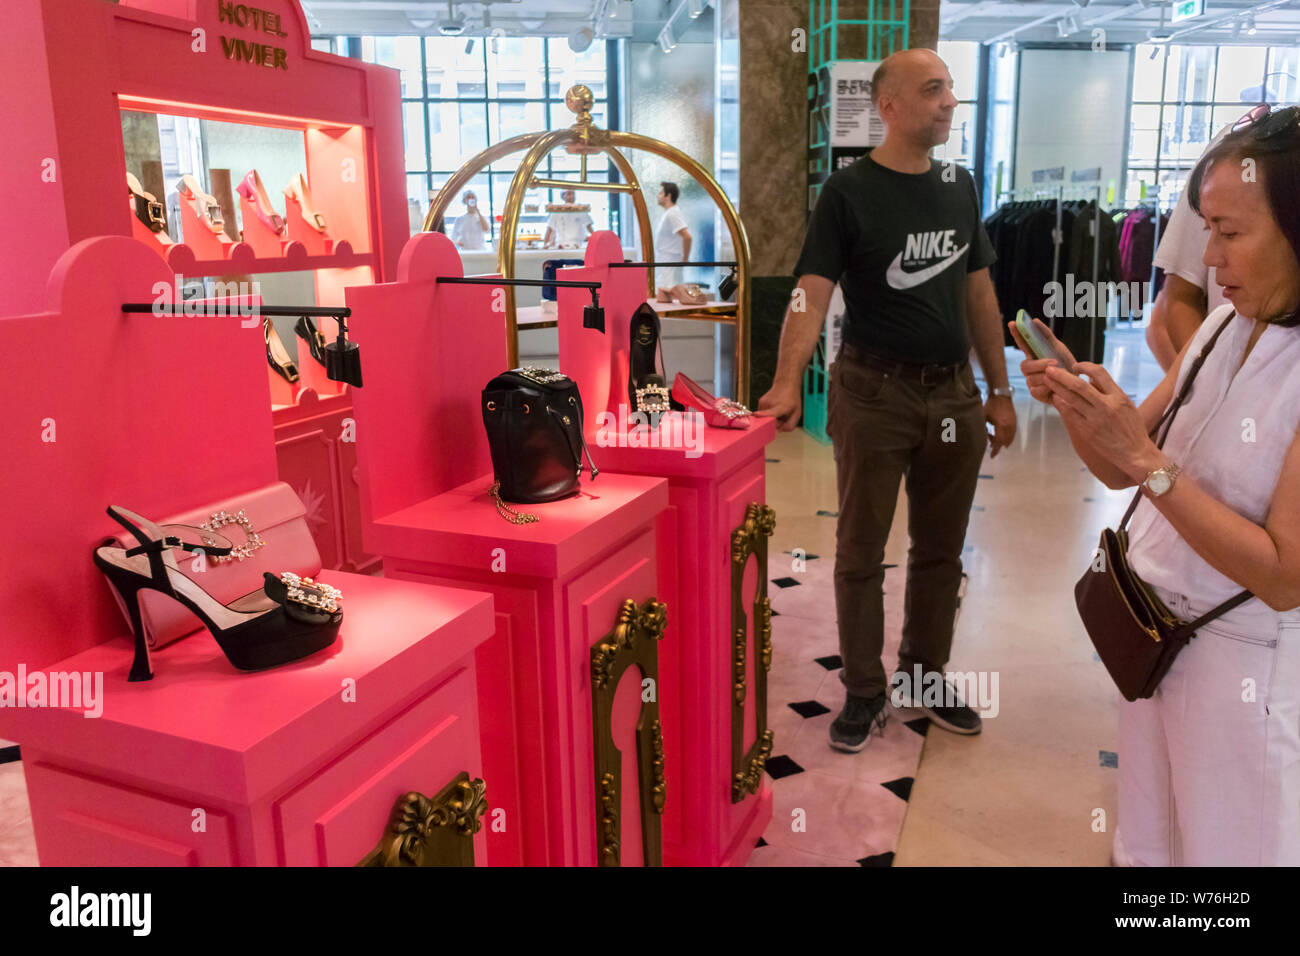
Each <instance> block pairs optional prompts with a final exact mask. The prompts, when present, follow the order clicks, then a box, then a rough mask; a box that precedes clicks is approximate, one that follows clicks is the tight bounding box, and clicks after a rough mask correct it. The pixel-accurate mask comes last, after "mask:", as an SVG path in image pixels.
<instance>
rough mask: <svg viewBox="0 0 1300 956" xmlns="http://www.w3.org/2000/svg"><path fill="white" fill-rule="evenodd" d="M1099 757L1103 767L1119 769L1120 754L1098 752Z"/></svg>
mask: <svg viewBox="0 0 1300 956" xmlns="http://www.w3.org/2000/svg"><path fill="white" fill-rule="evenodd" d="M1097 756H1098V758H1099V759H1100V761H1101V765H1102V766H1103V767H1113V768H1118V767H1119V754H1117V753H1115V752H1114V751H1113V750H1099V751H1097Z"/></svg>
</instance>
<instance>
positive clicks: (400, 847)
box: [0, 236, 494, 866]
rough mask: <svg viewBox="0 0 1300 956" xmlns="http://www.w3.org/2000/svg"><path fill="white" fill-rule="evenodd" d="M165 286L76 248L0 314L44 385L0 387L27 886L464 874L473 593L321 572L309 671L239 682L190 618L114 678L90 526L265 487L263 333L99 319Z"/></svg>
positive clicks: (487, 797)
mask: <svg viewBox="0 0 1300 956" xmlns="http://www.w3.org/2000/svg"><path fill="white" fill-rule="evenodd" d="M171 278H172V274H171V272H170V270H169V269H168V268H167V266H166V264H165V263H164V262H163V261H162V260H161V259H160V258H159V257H158V256H157V255H156V253H155V252H154V251H153V250H151V249H150V248H148V247H147V246H145V245H143V244H142V243H140V242H138V241H136V240H135V239H133V238H130V237H126V236H107V237H99V238H94V239H88V240H84V241H82V242H79V243H78V244H77V245H75V246H74V247H73V248H72V249H70V250H68V251H67V252H66V253H65V255H64V256H63V257H62V258H61V259H60V260H59V261H58V263H57V264H56V265H55V267H54V269H53V272H52V274H51V277H50V280H49V307H48V310H47V311H44V312H38V313H34V314H23V315H10V316H6V317H4V318H0V348H3V349H4V350H6V354H9V355H27V356H39V355H42V354H44V353H45V352H46V351H47V349H48V347H49V343H50V342H51V341H52V340H54V339H56V338H57V340H58V342H59V349H58V352H59V362H58V375H57V376H54V377H51V375H50V366H48V365H47V364H44V363H41V362H36V361H29V362H24V363H17V364H16V365H15V366H14V367H13V369H11V373H10V375H9V376H8V377H7V379H6V382H5V389H6V393H5V398H6V401H7V403H8V406H9V409H10V413H11V414H12V415H13V421H14V422H15V423H19V422H23V423H28V425H30V426H31V427H30V428H28V427H26V426H24V427H22V428H21V429H20V430H19V431H16V432H15V433H14V435H13V436H12V438H11V441H10V442H9V443H8V445H7V447H6V452H7V455H8V458H7V462H6V464H7V467H6V469H5V478H4V494H5V497H6V500H7V501H8V502H9V503H10V505H11V506H12V509H13V511H12V514H11V521H12V522H13V523H14V528H13V531H14V533H15V535H16V536H17V538H16V540H21V541H24V542H27V543H28V545H29V546H28V547H25V548H23V549H19V550H13V549H11V550H10V552H8V553H7V554H6V556H5V557H4V558H3V559H0V560H2V561H3V567H2V568H0V601H3V602H4V606H5V607H6V608H8V610H7V612H6V614H5V615H4V617H3V622H2V623H0V672H3V673H4V675H5V676H6V677H8V678H9V681H8V682H6V683H7V685H8V686H7V687H4V688H0V693H3V692H4V691H8V693H9V695H10V696H9V697H7V698H6V699H5V706H3V707H0V736H3V737H4V738H5V739H9V740H14V741H17V742H18V743H19V744H20V745H21V746H22V755H23V770H24V776H25V778H26V782H27V788H28V796H29V800H30V805H31V814H32V822H33V826H34V829H35V834H36V842H37V852H38V855H39V859H40V862H41V864H42V865H76V866H88V865H89V866H95V865H290V864H301V865H355V864H357V863H360V862H363V861H366V862H369V863H379V864H395V865H407V864H415V863H420V862H424V863H428V862H442V863H459V864H461V865H464V864H467V863H470V862H473V861H475V860H477V861H478V862H482V861H483V859H484V857H485V855H486V846H485V842H484V837H483V830H482V827H483V825H485V824H486V823H487V821H488V820H489V819H490V818H489V817H488V816H487V815H486V814H487V812H488V809H489V804H490V803H491V802H492V790H491V781H486V793H485V792H484V786H485V784H484V781H485V777H484V770H483V767H482V763H481V758H480V753H479V727H478V720H479V716H478V715H479V708H478V702H477V697H476V688H477V680H476V673H475V671H476V661H475V655H476V650H477V648H478V647H479V646H480V645H481V644H482V642H483V641H484V640H485V639H486V638H487V637H488V636H489V634H490V633H491V632H492V630H493V628H494V616H493V610H492V602H491V598H490V597H489V596H488V595H487V594H484V593H482V592H474V591H472V590H468V589H465V588H446V587H431V586H428V585H422V584H414V583H409V582H406V581H397V580H388V579H385V578H378V577H372V576H367V575H358V574H350V573H347V572H340V571H326V572H324V573H323V574H322V575H321V577H322V578H323V579H324V580H325V581H326V582H327V583H329V584H331V585H332V586H335V587H337V588H339V589H341V590H342V592H343V608H344V616H343V622H342V626H341V630H340V632H339V637H338V639H337V640H336V641H335V642H334V643H333V644H332V645H330V646H329V647H328V648H327V649H325V650H322V651H319V652H317V653H316V654H313V655H311V656H310V657H307V658H304V659H302V660H300V661H297V662H294V663H291V664H287V665H285V666H282V667H276V668H273V669H270V670H265V671H261V672H257V673H243V672H240V671H237V670H236V669H235V668H234V667H233V666H232V665H231V664H230V663H229V662H228V660H227V659H226V657H225V656H224V655H223V653H222V651H221V649H220V648H219V647H218V645H217V643H216V642H215V641H214V640H213V639H212V637H211V636H210V635H209V633H208V632H207V631H206V630H204V629H202V628H199V622H198V621H197V619H196V620H195V622H194V626H195V627H196V628H198V630H197V631H196V632H195V633H193V634H190V635H189V636H187V637H183V638H181V639H180V640H178V641H176V642H174V643H171V644H168V645H167V646H165V647H162V648H161V649H159V650H157V651H156V652H155V653H154V654H153V655H152V657H153V671H154V675H155V676H154V677H153V679H152V680H144V681H139V682H135V683H130V682H128V680H127V675H128V671H129V670H130V668H131V664H132V659H133V651H132V647H131V644H130V642H129V640H123V639H122V638H123V637H125V636H127V635H128V634H129V627H128V624H127V622H126V620H125V619H124V617H123V615H122V614H121V612H120V610H119V607H118V606H117V604H116V603H115V601H114V598H113V596H112V592H111V590H110V588H109V586H108V584H107V582H106V581H105V579H104V576H103V575H102V574H101V573H100V572H99V571H98V570H97V569H96V567H95V566H94V564H93V563H92V561H91V554H92V551H93V550H94V549H95V548H96V547H97V546H98V545H100V544H101V543H103V542H104V541H105V540H106V539H108V538H111V537H113V536H114V535H116V534H118V533H119V530H120V529H118V527H117V526H116V525H115V524H114V523H113V521H112V520H111V519H110V518H109V517H108V516H107V515H105V513H104V512H105V508H106V507H107V506H108V505H109V504H120V505H124V506H126V507H129V508H132V509H139V511H140V512H141V513H144V514H150V515H158V516H164V515H176V514H182V513H184V512H186V511H187V510H190V509H194V508H196V507H203V505H204V503H207V502H216V501H225V500H228V499H230V498H231V497H232V496H236V497H237V496H239V495H241V494H245V493H251V492H252V491H253V490H254V489H258V488H264V487H266V486H268V485H271V484H273V483H275V482H276V481H277V478H278V468H277V458H276V451H275V428H274V424H273V421H272V416H271V412H270V410H269V408H268V407H267V404H266V400H265V394H264V391H263V387H264V386H263V383H264V382H265V374H266V368H265V359H264V357H263V356H262V355H261V354H260V351H261V350H260V349H258V348H256V344H257V343H260V341H261V330H260V329H259V328H255V327H254V328H249V327H245V326H242V325H241V324H240V323H239V322H236V321H232V320H231V319H228V318H222V317H210V316H209V317H205V316H193V317H189V316H155V315H152V314H149V313H127V312H124V311H123V308H122V307H123V305H124V304H126V303H132V302H141V301H144V302H147V301H149V297H150V294H151V290H152V289H153V288H154V287H155V285H156V284H158V283H164V284H165V283H167V282H169V281H170V280H171ZM213 356H220V360H219V361H214V360H213ZM274 547H275V546H274V545H268V546H267V549H266V550H267V552H270V551H272V550H273V549H274ZM266 557H267V558H270V557H272V555H270V554H269V553H267V554H266ZM274 557H276V558H277V559H278V558H279V556H278V555H275V556H274ZM182 560H187V559H182ZM285 560H286V561H292V560H294V556H293V555H289V554H287V553H286V555H285ZM182 570H183V571H184V572H185V573H186V574H187V575H188V576H189V577H190V578H191V580H192V581H193V582H194V583H195V584H196V585H197V586H199V587H200V588H202V587H203V582H204V574H203V573H202V571H203V567H195V566H193V565H190V564H183V565H182ZM209 576H211V574H210V575H209ZM38 675H39V676H38ZM15 682H16V684H17V686H15ZM15 690H17V691H18V693H19V694H21V695H22V696H21V701H22V702H21V703H19V702H18V699H17V696H16V695H15V694H14V691H15ZM439 821H442V822H444V823H446V824H447V825H446V826H439V825H437V824H438V822H439ZM426 824H427V826H426ZM413 828H419V834H418V835H416V834H413V833H412V829H413ZM476 831H477V833H476Z"/></svg>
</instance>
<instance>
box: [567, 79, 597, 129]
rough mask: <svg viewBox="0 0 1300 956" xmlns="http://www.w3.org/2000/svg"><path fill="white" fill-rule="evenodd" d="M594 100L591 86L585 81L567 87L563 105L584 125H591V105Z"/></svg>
mask: <svg viewBox="0 0 1300 956" xmlns="http://www.w3.org/2000/svg"><path fill="white" fill-rule="evenodd" d="M595 102H596V97H595V96H593V95H592V92H591V87H589V86H587V84H585V83H579V84H578V85H577V86H571V87H569V92H567V93H565V94H564V105H565V106H567V107H568V108H569V112H570V113H572V114H573V115H574V116H576V117H578V122H579V123H581V124H583V125H585V126H589V125H591V107H592V105H593V104H594V103H595Z"/></svg>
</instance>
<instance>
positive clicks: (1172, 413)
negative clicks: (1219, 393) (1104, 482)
mask: <svg viewBox="0 0 1300 956" xmlns="http://www.w3.org/2000/svg"><path fill="white" fill-rule="evenodd" d="M1236 317H1237V311H1236V310H1235V309H1234V310H1233V311H1231V312H1229V313H1228V317H1227V318H1226V319H1224V320H1223V324H1222V325H1220V326H1219V327H1218V328H1217V329H1215V330H1214V334H1213V335H1212V336H1210V340H1209V341H1208V342H1206V343H1205V344H1204V345H1203V346H1201V351H1200V352H1198V353H1197V355H1196V358H1195V359H1194V360H1193V362H1192V367H1191V368H1190V369H1188V370H1187V377H1186V378H1185V379H1183V387H1182V388H1180V389H1179V390H1178V396H1177V397H1176V398H1175V399H1174V400H1173V401H1172V402H1171V403H1170V405H1169V407H1168V408H1166V409H1165V412H1164V414H1163V415H1161V416H1160V420H1159V421H1158V422H1156V427H1155V428H1153V429H1151V436H1152V437H1153V438H1154V437H1155V434H1156V433H1157V432H1160V428H1161V426H1164V431H1163V432H1161V433H1160V437H1159V439H1157V440H1156V447H1157V448H1164V447H1165V439H1166V438H1168V437H1169V430H1170V429H1171V428H1173V427H1174V418H1175V417H1176V416H1177V415H1178V409H1180V408H1181V407H1182V405H1183V402H1184V401H1185V400H1186V399H1187V395H1188V393H1189V392H1191V390H1192V382H1194V381H1196V376H1197V375H1199V374H1200V371H1201V366H1202V365H1204V364H1205V359H1206V358H1207V357H1208V356H1209V354H1210V352H1211V351H1213V349H1214V346H1215V343H1217V342H1218V341H1219V336H1220V335H1222V334H1223V332H1224V330H1225V329H1227V327H1228V323H1229V322H1231V321H1232V320H1233V319H1235V318H1236ZM1141 500H1142V486H1141V485H1138V489H1137V493H1136V494H1134V495H1133V500H1132V501H1131V502H1129V506H1128V510H1127V511H1125V512H1124V520H1123V521H1121V522H1120V523H1119V529H1118V530H1120V531H1123V530H1124V529H1125V528H1127V527H1128V523H1129V519H1130V518H1132V517H1133V512H1134V511H1136V510H1137V506H1138V502H1139V501H1141Z"/></svg>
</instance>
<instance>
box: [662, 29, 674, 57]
mask: <svg viewBox="0 0 1300 956" xmlns="http://www.w3.org/2000/svg"><path fill="white" fill-rule="evenodd" d="M659 46H660V48H661V49H662V50H663V51H664V52H665V53H672V52H673V47H675V46H677V38H676V37H674V36H673V31H672V30H671V29H669V28H668V27H664V28H663V29H662V30H661V31H659Z"/></svg>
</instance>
